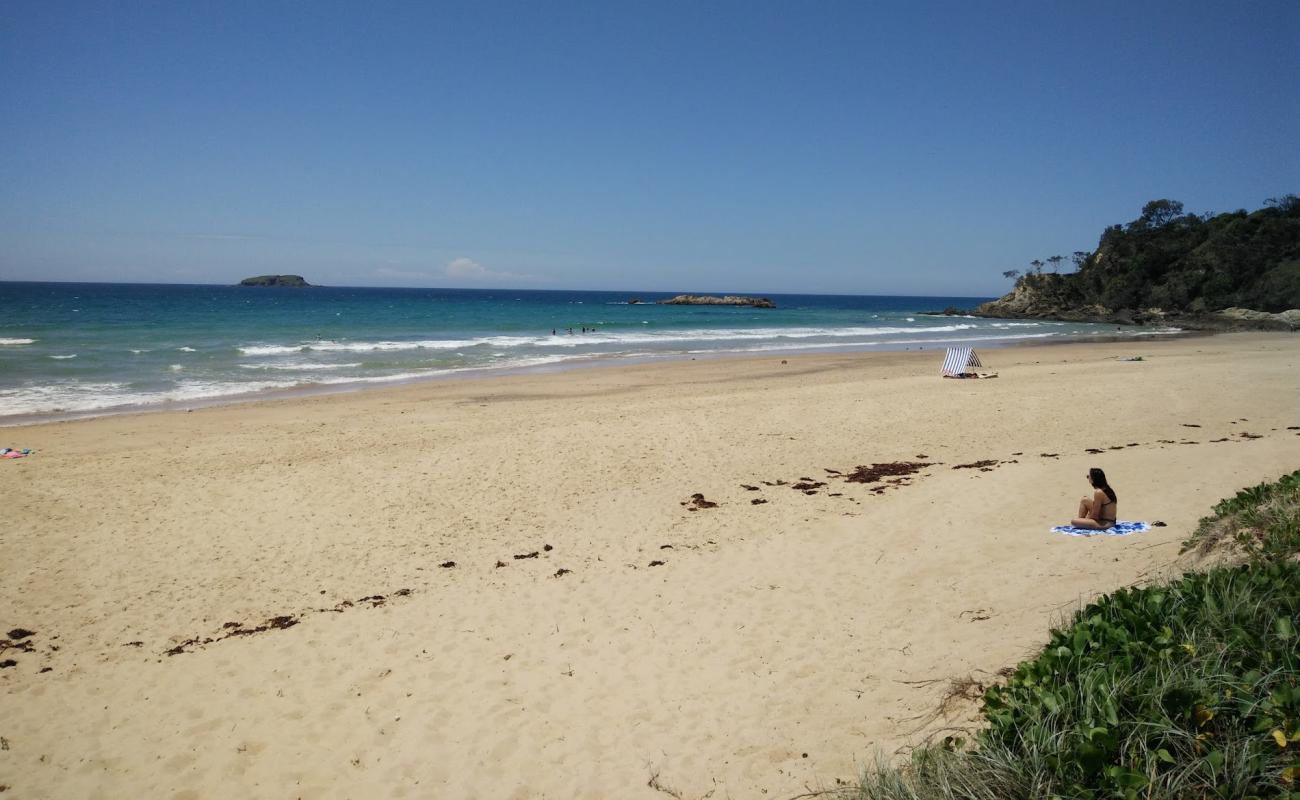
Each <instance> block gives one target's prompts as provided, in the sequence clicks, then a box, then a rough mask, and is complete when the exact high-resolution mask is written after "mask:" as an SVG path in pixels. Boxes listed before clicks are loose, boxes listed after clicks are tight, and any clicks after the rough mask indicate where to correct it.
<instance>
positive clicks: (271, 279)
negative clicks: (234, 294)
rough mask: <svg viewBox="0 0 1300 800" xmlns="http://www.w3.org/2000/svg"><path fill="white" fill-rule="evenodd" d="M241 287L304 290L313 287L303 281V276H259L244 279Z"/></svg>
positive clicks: (240, 283)
mask: <svg viewBox="0 0 1300 800" xmlns="http://www.w3.org/2000/svg"><path fill="white" fill-rule="evenodd" d="M239 285H240V286H292V287H294V288H302V287H305V286H311V284H310V283H308V282H307V281H305V280H303V277H302V276H301V275H258V276H256V277H253V278H244V279H243V280H242V281H240V282H239Z"/></svg>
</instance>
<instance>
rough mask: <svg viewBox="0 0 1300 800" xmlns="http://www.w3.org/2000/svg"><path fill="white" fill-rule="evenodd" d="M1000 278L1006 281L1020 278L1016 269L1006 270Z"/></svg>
mask: <svg viewBox="0 0 1300 800" xmlns="http://www.w3.org/2000/svg"><path fill="white" fill-rule="evenodd" d="M1002 277H1004V278H1008V279H1010V280H1013V281H1014V280H1015V279H1016V278H1019V277H1020V270H1018V269H1009V270H1007V271H1006V272H1004V273H1002Z"/></svg>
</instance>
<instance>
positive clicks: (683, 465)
mask: <svg viewBox="0 0 1300 800" xmlns="http://www.w3.org/2000/svg"><path fill="white" fill-rule="evenodd" d="M1298 343H1300V340H1297V339H1296V338H1295V337H1293V336H1287V335H1263V334H1251V335H1244V334H1243V335H1225V336H1218V337H1213V338H1189V339H1180V340H1164V341H1143V342H1140V343H1133V342H1127V343H1123V344H1088V345H1066V346H1051V347H1022V348H1015V349H1007V350H1000V351H990V352H989V353H986V363H989V364H990V365H992V366H994V367H996V368H997V369H998V371H999V372H1000V377H999V379H997V380H988V381H944V380H940V379H939V378H938V377H937V369H938V359H939V356H938V355H937V354H935V353H931V352H924V353H915V352H911V353H893V354H870V355H835V356H821V355H818V356H804V357H798V358H790V357H787V358H786V359H785V362H788V363H785V362H783V360H782V358H780V357H776V358H763V359H753V360H710V361H696V362H685V363H672V364H654V365H640V366H634V367H618V368H600V369H584V370H575V371H571V372H566V373H562V374H554V375H540V376H514V377H503V378H495V379H489V380H473V381H460V382H446V383H437V384H425V385H418V386H408V387H402V388H395V389H389V390H382V391H373V392H367V393H362V394H356V395H340V396H330V397H315V398H305V399H296V400H292V401H281V402H267V403H261V404H254V405H243V406H230V407H221V408H209V409H203V410H196V411H194V412H192V413H183V412H181V413H152V414H140V415H133V416H118V417H109V418H102V419H95V420H83V421H76V422H65V423H54V424H45V425H35V426H29V427H24V428H10V429H5V431H4V434H3V436H4V438H5V442H4V444H6V445H7V446H11V447H15V446H16V447H34V448H37V450H38V452H37V453H36V454H35V455H34V456H31V457H29V458H26V459H21V460H17V461H11V462H7V463H3V464H0V496H3V497H4V499H5V503H4V505H5V508H6V511H7V514H6V517H7V525H6V527H5V528H4V529H3V531H0V549H2V551H3V553H4V558H3V559H2V560H0V586H3V590H0V634H2V632H3V631H7V630H10V629H12V628H18V627H21V628H24V629H28V630H30V631H33V632H34V633H33V635H31V636H29V637H24V638H22V640H21V642H22V643H25V646H26V648H27V649H29V650H30V652H26V651H23V650H20V649H14V648H11V649H10V650H7V651H6V652H5V653H2V654H0V659H7V658H12V659H13V660H14V661H15V662H16V665H15V666H12V667H9V668H5V669H0V737H3V742H0V744H4V745H5V748H4V749H0V784H3V785H7V786H9V787H10V791H11V792H13V796H16V797H178V798H180V797H226V796H232V795H234V796H248V797H381V796H392V797H446V798H472V797H482V798H503V797H519V798H524V797H530V798H531V797H553V798H572V797H591V798H601V797H621V798H654V797H663V796H665V795H664V794H663V793H662V791H661V790H657V789H655V788H653V787H651V786H650V785H648V784H649V782H650V779H651V777H652V776H657V781H656V783H657V785H659V786H660V787H661V788H662V789H667V790H670V791H671V792H675V793H678V794H680V795H681V796H682V797H686V798H696V797H703V796H705V795H708V794H709V793H710V792H712V793H713V794H712V796H713V797H758V796H768V797H788V796H791V795H794V794H796V793H798V792H800V791H803V790H804V789H805V788H806V787H815V786H818V785H826V784H832V783H834V781H835V779H836V778H845V779H851V778H853V776H854V775H855V774H856V771H857V766H858V765H859V764H860V763H862V762H863V761H864V760H869V759H871V758H873V757H874V754H875V753H877V752H879V753H884V754H892V753H894V752H896V751H897V750H898V748H900V747H904V746H906V745H908V744H909V743H914V742H916V741H919V740H920V739H922V738H923V737H925V736H927V735H930V734H934V733H936V732H941V731H942V730H944V729H945V728H947V727H949V726H962V725H965V724H967V722H968V721H969V719H970V716H971V712H972V710H973V708H974V705H973V704H972V703H958V704H956V705H955V706H953V707H952V708H950V709H948V710H949V712H950V713H947V714H938V713H936V711H937V706H938V703H939V700H940V698H941V697H942V695H943V694H944V691H945V689H946V688H947V682H948V681H949V680H951V679H955V678H963V677H973V678H975V679H976V680H980V681H987V680H991V679H992V677H993V675H994V673H996V671H997V670H999V669H1000V668H1002V667H1005V666H1008V665H1011V664H1014V662H1015V661H1016V660H1018V659H1019V658H1021V657H1023V656H1025V655H1027V654H1028V653H1030V652H1031V651H1032V650H1033V649H1034V648H1035V647H1036V646H1037V645H1038V644H1039V643H1040V642H1041V641H1042V640H1043V638H1044V633H1045V631H1046V629H1047V627H1048V626H1049V625H1050V624H1051V623H1052V622H1053V621H1054V620H1055V619H1056V618H1057V617H1058V616H1059V615H1060V614H1062V613H1064V612H1066V611H1068V610H1069V609H1071V608H1072V607H1073V606H1074V604H1076V603H1077V602H1078V601H1079V600H1081V599H1086V598H1089V597H1092V596H1094V595H1096V594H1098V593H1101V592H1105V591H1109V590H1111V589H1113V588H1115V587H1118V586H1120V585H1124V584H1128V583H1132V582H1135V581H1141V580H1145V579H1147V578H1149V577H1150V576H1155V575H1159V574H1162V573H1163V572H1165V571H1168V570H1176V569H1177V568H1178V566H1179V563H1178V562H1177V559H1176V556H1177V550H1178V546H1177V545H1178V542H1179V541H1180V540H1181V539H1182V538H1183V537H1184V536H1185V535H1186V534H1187V533H1188V532H1189V531H1190V529H1191V528H1192V527H1193V526H1194V524H1195V522H1196V520H1197V518H1199V517H1200V516H1202V515H1204V514H1205V513H1207V512H1208V510H1209V508H1210V506H1211V505H1213V503H1214V502H1215V501H1217V500H1218V499H1219V498H1221V497H1223V496H1225V495H1227V494H1230V493H1232V492H1233V491H1234V490H1235V489H1237V488H1239V487H1241V486H1243V485H1246V484H1250V483H1254V482H1258V481H1260V480H1263V479H1266V478H1273V477H1276V476H1277V475H1279V474H1280V473H1282V472H1284V471H1288V470H1291V469H1295V468H1296V467H1297V466H1300V429H1297V428H1296V426H1300V403H1297V397H1300V369H1298V368H1300V357H1298V355H1300V346H1298ZM1134 353H1142V354H1144V355H1145V356H1146V359H1145V360H1144V361H1141V362H1120V361H1118V360H1117V357H1118V356H1121V355H1131V354H1134ZM1188 426H1199V427H1188ZM1255 437H1258V438H1255ZM1111 448H1115V449H1111ZM1090 449H1091V450H1100V451H1101V452H1100V453H1096V452H1093V453H1090V452H1088V450H1090ZM990 461H991V462H996V463H993V464H987V463H986V464H984V465H982V468H981V467H978V466H977V467H971V468H962V469H955V468H954V467H957V466H959V465H966V464H972V463H976V462H990ZM890 462H917V463H925V464H929V466H926V467H924V468H921V469H919V471H917V472H916V473H915V474H913V475H911V476H910V477H908V478H906V479H903V480H902V481H901V482H900V483H897V484H889V483H873V484H856V483H850V482H847V481H845V480H843V475H842V474H836V473H847V472H849V471H851V470H852V469H853V468H854V467H856V466H858V465H869V464H878V463H890ZM1094 465H1096V466H1102V467H1104V468H1105V469H1106V471H1107V473H1108V474H1109V475H1110V477H1111V481H1112V484H1113V485H1114V486H1115V488H1116V489H1117V490H1118V492H1119V494H1120V512H1121V513H1120V516H1121V517H1122V518H1125V519H1144V520H1147V521H1152V520H1161V521H1163V522H1166V523H1167V527H1163V528H1157V529H1155V530H1153V531H1151V532H1148V533H1144V534H1141V535H1138V536H1133V537H1124V538H1107V537H1097V538H1091V539H1071V538H1067V537H1060V536H1054V535H1051V534H1049V533H1047V528H1048V527H1049V526H1050V525H1051V524H1054V523H1056V522H1060V521H1064V520H1065V519H1066V518H1068V517H1069V516H1070V515H1071V514H1072V512H1073V508H1074V505H1075V504H1076V502H1077V499H1078V497H1079V496H1081V495H1082V494H1083V493H1084V491H1085V489H1086V485H1085V483H1084V477H1083V476H1084V473H1085V472H1086V470H1087V468H1088V467H1089V466H1094ZM886 480H890V479H888V478H887V479H886ZM781 482H784V484H782V483H781ZM796 483H805V484H817V483H825V484H826V485H825V486H810V487H808V488H806V489H804V490H800V489H796V488H794V487H793V484H796ZM746 486H752V487H757V489H756V490H751V489H747V488H744V487H746ZM882 487H883V490H882ZM873 488H874V489H875V490H876V491H873ZM807 491H811V492H813V493H811V494H809V493H806V492H807ZM697 493H698V494H702V495H703V496H704V498H705V499H706V500H707V501H709V502H716V503H717V506H716V507H708V508H696V505H697V504H695V503H693V502H691V497H692V495H694V494H697ZM754 500H766V501H767V502H765V503H760V504H754V503H753V502H752V501H754ZM684 504H686V505H684ZM534 553H536V555H535V556H532V554H534ZM517 556H525V557H523V558H518V557H517ZM453 562H454V565H452V564H453ZM653 562H662V563H658V564H655V565H653V566H652V563H653ZM258 628H265V629H264V630H257V629H258ZM169 651H171V652H173V653H175V654H169ZM47 670H48V671H47Z"/></svg>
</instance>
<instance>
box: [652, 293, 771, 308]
mask: <svg viewBox="0 0 1300 800" xmlns="http://www.w3.org/2000/svg"><path fill="white" fill-rule="evenodd" d="M656 302H657V303H658V304H659V305H662V306H749V307H750V308H776V303H773V302H772V301H771V300H769V299H767V298H766V297H741V296H739V295H734V294H729V295H727V296H725V297H716V296H713V295H707V294H679V295H677V296H676V297H671V298H669V299H667V300H658V301H656Z"/></svg>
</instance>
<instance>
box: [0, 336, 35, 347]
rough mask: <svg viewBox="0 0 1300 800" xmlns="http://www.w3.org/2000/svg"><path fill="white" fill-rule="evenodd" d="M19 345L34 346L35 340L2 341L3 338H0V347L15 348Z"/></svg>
mask: <svg viewBox="0 0 1300 800" xmlns="http://www.w3.org/2000/svg"><path fill="white" fill-rule="evenodd" d="M20 344H36V340H35V339H3V338H0V346H3V347H10V346H17V345H20Z"/></svg>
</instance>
